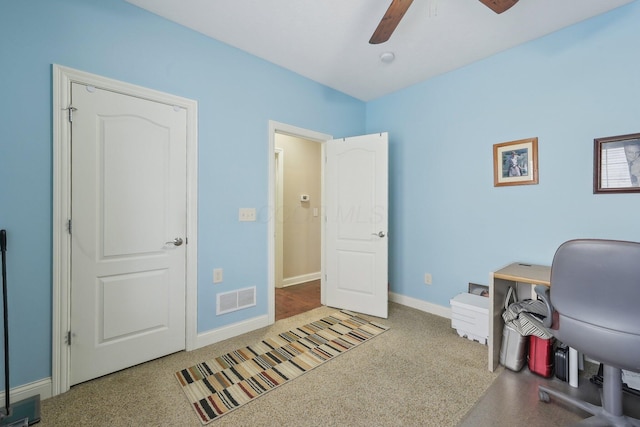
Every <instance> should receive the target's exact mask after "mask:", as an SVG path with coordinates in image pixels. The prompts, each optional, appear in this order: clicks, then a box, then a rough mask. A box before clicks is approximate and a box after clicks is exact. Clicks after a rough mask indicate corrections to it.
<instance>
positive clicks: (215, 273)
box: [213, 268, 222, 283]
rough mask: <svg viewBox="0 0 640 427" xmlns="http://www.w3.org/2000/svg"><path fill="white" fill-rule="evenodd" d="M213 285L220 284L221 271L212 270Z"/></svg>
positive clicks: (218, 269) (217, 269) (219, 269)
mask: <svg viewBox="0 0 640 427" xmlns="http://www.w3.org/2000/svg"><path fill="white" fill-rule="evenodd" d="M213 283H222V269H221V268H214V269H213Z"/></svg>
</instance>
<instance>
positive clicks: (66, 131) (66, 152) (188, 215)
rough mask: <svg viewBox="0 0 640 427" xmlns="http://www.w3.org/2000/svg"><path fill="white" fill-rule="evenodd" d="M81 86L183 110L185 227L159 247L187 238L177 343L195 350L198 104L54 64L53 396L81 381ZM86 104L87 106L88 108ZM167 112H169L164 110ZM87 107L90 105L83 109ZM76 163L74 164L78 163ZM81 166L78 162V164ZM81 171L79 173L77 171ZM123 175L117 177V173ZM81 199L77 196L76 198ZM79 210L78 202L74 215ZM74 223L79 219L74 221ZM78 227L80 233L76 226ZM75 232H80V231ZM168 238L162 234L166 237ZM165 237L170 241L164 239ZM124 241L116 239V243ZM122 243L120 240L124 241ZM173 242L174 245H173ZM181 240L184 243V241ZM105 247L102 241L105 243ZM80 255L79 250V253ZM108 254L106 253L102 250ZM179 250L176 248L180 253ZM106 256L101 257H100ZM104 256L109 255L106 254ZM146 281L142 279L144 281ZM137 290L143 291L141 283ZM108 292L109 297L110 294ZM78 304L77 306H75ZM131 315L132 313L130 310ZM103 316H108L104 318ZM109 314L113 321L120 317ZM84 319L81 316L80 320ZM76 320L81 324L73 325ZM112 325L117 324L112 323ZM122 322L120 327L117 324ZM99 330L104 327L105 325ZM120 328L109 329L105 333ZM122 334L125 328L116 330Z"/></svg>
mask: <svg viewBox="0 0 640 427" xmlns="http://www.w3.org/2000/svg"><path fill="white" fill-rule="evenodd" d="M73 85H78V90H76V91H74V92H73V93H82V94H84V95H95V94H97V93H98V92H100V91H104V93H105V94H106V95H109V94H113V95H121V96H127V97H131V99H140V100H145V102H146V101H150V102H152V103H156V104H158V105H160V104H162V105H164V106H168V107H169V108H168V111H169V114H174V113H179V112H183V113H184V114H185V117H184V120H183V123H184V125H183V126H182V129H183V130H182V131H181V132H183V134H185V135H186V140H185V145H184V149H185V151H184V155H183V156H182V158H183V159H184V162H185V166H186V169H185V181H183V183H184V185H183V188H184V189H185V191H186V193H185V195H184V199H183V200H184V205H185V211H184V213H182V214H181V216H182V218H183V220H182V221H183V223H184V225H183V226H182V227H181V230H182V231H183V234H182V235H181V236H177V235H176V236H174V235H173V234H171V235H169V236H168V237H167V238H163V239H161V240H162V242H160V243H159V246H161V247H164V246H168V247H167V248H166V249H163V250H164V251H169V250H170V248H171V247H173V246H175V247H176V248H177V247H178V246H179V244H178V240H177V239H174V237H180V238H182V237H184V239H182V240H183V242H184V246H182V248H181V250H182V251H184V256H183V257H182V256H181V258H182V260H183V265H184V274H182V276H183V277H184V278H183V280H182V281H183V286H182V289H183V290H182V291H181V297H180V298H181V299H182V301H183V306H184V308H183V309H182V311H181V313H182V314H181V322H180V323H181V325H182V326H181V328H182V331H181V334H180V341H181V343H180V344H179V347H181V348H186V349H187V350H190V349H193V348H195V345H196V338H197V331H196V326H197V323H196V322H197V316H196V315H197V312H196V308H197V301H196V295H197V292H196V290H197V276H196V272H197V264H196V262H197V223H198V221H197V103H196V102H195V101H192V100H189V99H186V98H181V97H177V96H174V95H170V94H164V93H161V92H157V91H154V90H150V89H146V88H143V87H140V86H135V85H131V84H127V83H124V82H120V81H116V80H112V79H108V78H105V77H101V76H97V75H93V74H89V73H85V72H82V71H78V70H73V69H70V68H66V67H62V66H59V65H54V67H53V89H54V90H53V108H52V109H53V128H54V136H53V142H54V144H53V146H54V149H53V157H54V162H53V163H54V164H53V178H54V186H53V187H54V188H53V194H54V197H53V200H54V206H53V224H54V227H53V246H54V249H53V307H52V308H53V332H52V354H51V358H52V390H51V393H52V395H54V396H55V395H58V394H60V393H64V392H66V391H68V390H69V388H70V386H71V385H72V384H73V383H74V382H77V381H76V380H75V379H73V378H72V370H71V368H72V364H73V363H74V360H72V357H71V354H72V351H71V346H72V345H74V340H75V338H74V331H73V330H72V326H74V320H76V321H77V320H78V319H74V318H73V312H72V304H71V303H72V283H71V282H72V276H73V271H72V262H71V260H72V246H73V240H72V236H73V235H72V232H71V224H72V222H71V220H72V201H73V200H74V197H73V195H72V185H71V184H72V177H73V174H72V155H71V152H72V144H71V139H72V133H71V125H72V116H74V111H77V112H76V113H75V117H76V118H77V115H78V114H80V110H79V109H77V108H76V106H74V105H73V104H72V101H73V100H75V98H72V86H73ZM85 108H86V107H83V109H85ZM165 110H167V109H166V108H165ZM84 111H85V112H86V111H87V110H86V109H85V110H84ZM74 165H75V164H74ZM76 166H77V165H76ZM76 172H77V171H76ZM118 176H119V175H118ZM76 199H77V197H76ZM77 209H79V208H78V207H77V206H76V213H77ZM74 224H75V223H74ZM74 231H77V229H76V228H74ZM76 235H77V234H76ZM163 237H164V236H163ZM165 240H171V241H170V242H167V243H165ZM118 242H120V243H122V242H121V241H116V243H118ZM120 243H118V244H120ZM169 243H170V244H171V245H169ZM180 244H182V241H181V242H180ZM103 247H104V245H103ZM75 252H76V253H77V252H78V250H76V251H75ZM103 252H104V251H103ZM176 253H177V252H176ZM101 256H102V255H101ZM105 256H106V255H105ZM143 282H144V281H143V280H142V281H138V283H143ZM138 289H141V288H140V287H139V288H138ZM107 296H108V295H107ZM76 305H77V304H76ZM128 313H133V311H132V310H130V311H129V312H128ZM103 318H104V316H103ZM117 318H118V317H117V316H111V317H110V319H117ZM80 320H82V319H80ZM75 324H77V322H76V323H75ZM110 325H116V323H111V324H110ZM119 326H122V325H119ZM101 330H102V331H104V330H107V329H105V327H104V325H102V327H101ZM113 331H116V330H115V329H113V328H112V329H109V330H107V332H110V333H111V332H113ZM116 332H121V331H116Z"/></svg>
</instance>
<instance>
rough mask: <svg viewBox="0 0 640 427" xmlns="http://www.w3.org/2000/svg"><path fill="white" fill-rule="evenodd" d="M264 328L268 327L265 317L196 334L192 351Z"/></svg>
mask: <svg viewBox="0 0 640 427" xmlns="http://www.w3.org/2000/svg"><path fill="white" fill-rule="evenodd" d="M265 326H269V318H268V316H267V315H264V316H258V317H254V318H253V319H248V320H245V321H242V322H238V323H234V324H232V325H229V326H223V327H222V328H218V329H214V330H213V331H208V332H205V333H202V334H198V336H197V337H196V346H195V347H194V348H193V349H192V350H195V349H198V348H201V347H205V346H207V345H211V344H215V343H217V342H220V341H223V340H226V339H229V338H233V337H237V336H238V335H242V334H246V333H247V332H251V331H255V330H256V329H260V328H264V327H265Z"/></svg>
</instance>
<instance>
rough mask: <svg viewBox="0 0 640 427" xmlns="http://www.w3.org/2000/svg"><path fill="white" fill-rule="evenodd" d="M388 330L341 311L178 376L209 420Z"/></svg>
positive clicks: (198, 410) (200, 414)
mask: <svg viewBox="0 0 640 427" xmlns="http://www.w3.org/2000/svg"><path fill="white" fill-rule="evenodd" d="M387 329H388V328H387V327H386V326H383V325H380V324H377V323H374V322H369V321H367V320H365V319H363V318H361V317H359V316H358V315H356V314H354V313H351V312H348V311H340V312H336V313H334V314H332V315H330V316H327V317H324V318H322V319H320V320H317V321H315V322H311V323H309V324H306V325H304V326H300V327H298V328H295V329H292V330H290V331H288V332H284V333H281V334H279V335H278V336H275V337H272V338H267V339H265V340H263V341H261V342H259V343H257V344H255V345H252V346H249V347H244V348H241V349H238V350H235V351H232V352H230V353H227V354H223V355H221V356H218V357H216V358H213V359H211V360H207V361H206V362H202V363H199V364H197V365H194V366H191V367H190V368H186V369H182V370H180V371H178V372H176V374H175V375H176V378H177V379H178V382H179V383H180V385H181V386H182V389H183V390H184V392H185V394H186V396H187V399H189V402H190V403H191V406H192V407H193V408H194V409H195V411H196V413H197V415H198V418H199V419H200V421H201V422H202V424H208V423H209V422H211V421H213V420H215V419H217V418H219V417H221V416H222V415H225V414H228V413H229V412H231V411H233V410H234V409H237V408H239V407H240V406H242V405H244V404H246V403H249V402H251V401H252V400H254V399H256V398H258V397H260V396H263V395H264V394H266V393H267V392H268V391H270V390H273V389H275V388H276V387H278V386H280V385H283V384H285V383H287V382H289V381H291V380H293V379H295V378H297V377H299V376H300V375H302V374H304V373H305V372H308V371H310V370H311V369H313V368H315V367H317V366H320V365H322V364H323V363H325V362H327V361H329V360H331V359H333V358H334V357H336V356H339V355H340V354H342V353H344V352H346V351H348V350H350V349H352V348H354V347H356V346H358V345H360V344H362V343H364V342H366V341H368V340H369V339H371V338H374V337H375V336H377V335H379V334H381V333H383V332H384V331H386V330H387Z"/></svg>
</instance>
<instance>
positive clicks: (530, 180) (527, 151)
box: [493, 137, 538, 187]
mask: <svg viewBox="0 0 640 427" xmlns="http://www.w3.org/2000/svg"><path fill="white" fill-rule="evenodd" d="M537 183H538V138H537V137H536V138H528V139H520V140H517V141H510V142H503V143H500V144H494V145H493V186H494V187H502V186H508V185H527V184H537Z"/></svg>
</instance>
